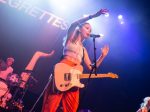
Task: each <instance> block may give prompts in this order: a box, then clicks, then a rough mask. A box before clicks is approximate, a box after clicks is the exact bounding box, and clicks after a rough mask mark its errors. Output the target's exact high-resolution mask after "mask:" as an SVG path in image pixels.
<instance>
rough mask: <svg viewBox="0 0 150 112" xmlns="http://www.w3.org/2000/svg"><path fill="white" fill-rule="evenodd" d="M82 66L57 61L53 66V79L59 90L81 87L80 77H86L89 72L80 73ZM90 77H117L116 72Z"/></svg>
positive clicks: (82, 85)
mask: <svg viewBox="0 0 150 112" xmlns="http://www.w3.org/2000/svg"><path fill="white" fill-rule="evenodd" d="M82 72H83V67H82V66H81V65H77V66H75V67H71V66H69V65H67V64H65V63H57V64H56V65H55V68H54V80H55V85H56V88H57V89H58V90H59V91H67V90H69V89H71V88H72V87H79V88H83V87H84V84H82V83H81V82H80V79H83V78H88V77H89V74H82ZM91 78H118V76H117V75H116V74H113V73H107V74H97V75H95V74H92V75H91Z"/></svg>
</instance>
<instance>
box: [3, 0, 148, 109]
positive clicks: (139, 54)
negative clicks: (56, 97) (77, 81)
mask: <svg viewBox="0 0 150 112" xmlns="http://www.w3.org/2000/svg"><path fill="white" fill-rule="evenodd" d="M82 2H83V4H85V5H79V6H80V7H78V8H76V9H74V10H70V12H68V13H63V12H62V13H61V14H59V13H55V12H54V11H53V10H52V9H51V4H50V5H48V2H47V1H40V0H39V4H40V5H39V4H38V7H40V8H43V9H45V10H47V11H49V12H52V13H54V15H57V16H60V17H61V18H63V19H64V21H66V22H67V23H68V25H69V24H70V23H71V22H72V21H74V20H75V19H78V18H80V17H82V15H83V14H84V13H94V12H96V11H97V10H98V9H100V8H103V7H106V8H108V9H109V10H110V14H112V16H110V18H111V19H110V20H109V22H108V23H106V24H105V23H104V26H99V27H100V28H103V27H104V29H103V30H104V31H105V32H107V34H106V36H107V38H106V39H104V40H102V41H100V42H99V41H97V42H96V46H97V48H98V49H100V48H101V47H102V46H103V45H104V44H106V43H107V44H109V46H110V52H109V54H108V56H107V57H106V59H105V60H104V62H103V63H102V65H101V66H100V68H99V69H98V73H107V72H113V73H115V74H117V75H118V76H119V79H107V78H104V79H92V80H90V83H89V85H88V88H87V89H86V94H85V95H84V99H82V102H80V108H86V109H87V108H88V109H90V110H91V111H92V112H135V111H136V110H137V109H138V108H139V107H140V103H141V102H142V100H143V98H144V97H146V96H149V95H150V87H149V82H150V74H149V72H150V59H149V57H150V21H149V18H150V8H149V1H148V0H143V1H136V0H126V1H123V0H116V1H113V0H111V1H107V0H106V1H104V0H101V1H96V0H92V1H91V0H89V1H82ZM87 2H91V3H93V4H89V5H87ZM41 3H42V4H41ZM77 4H80V3H77ZM95 4H96V5H95ZM94 5H95V6H94ZM49 7H50V8H49ZM70 8H71V7H70ZM67 14H68V16H67ZM118 14H123V15H124V17H125V24H124V26H121V25H120V24H118V23H117V22H116V21H117V19H116V20H115V17H116V16H117V15H118ZM103 19H104V17H102V20H100V22H101V23H103V22H104V20H103ZM105 25H106V26H108V27H106V28H105ZM93 29H94V28H93ZM65 33H66V30H62V29H60V28H57V27H54V26H52V25H50V24H47V23H46V22H45V21H44V20H41V21H40V20H38V19H37V18H34V17H31V16H29V15H28V14H26V13H25V12H24V11H19V10H18V9H16V8H12V7H10V6H8V5H7V4H3V3H0V58H1V59H3V60H5V59H6V58H7V57H8V56H13V57H14V58H15V63H14V65H13V68H14V73H17V74H20V73H21V72H22V71H23V70H24V68H25V66H26V65H27V64H28V62H29V60H30V59H31V57H32V55H33V54H34V53H35V52H36V51H43V52H50V51H51V50H53V49H54V50H55V51H56V53H55V55H54V56H53V57H50V58H43V59H40V60H39V61H38V63H37V64H36V67H35V69H34V72H33V74H32V75H33V76H34V77H35V78H36V79H37V80H38V83H36V84H34V85H33V86H32V87H30V88H29V90H28V92H27V94H26V96H25V98H24V104H25V108H26V109H30V108H31V107H32V105H33V104H34V102H35V101H36V99H37V98H38V96H39V95H40V93H41V92H42V90H43V89H44V87H45V85H46V83H47V82H48V78H49V75H50V74H51V73H52V70H53V66H54V64H55V63H57V62H58V61H59V59H60V58H61V55H62V42H63V37H64V36H65ZM84 44H85V47H86V48H87V49H88V52H89V55H90V58H91V59H93V48H92V40H91V39H89V40H87V41H85V42H84ZM99 51H100V50H97V55H98V56H99V55H100V52H99ZM84 72H85V73H89V71H87V68H86V67H85V70H84ZM85 81H86V80H83V82H85ZM84 90H85V89H82V90H81V97H83V96H82V93H83V91H84ZM29 102H30V104H29ZM41 105H42V98H41V100H40V101H39V103H38V104H37V106H36V108H35V111H36V112H38V111H39V112H40V108H41Z"/></svg>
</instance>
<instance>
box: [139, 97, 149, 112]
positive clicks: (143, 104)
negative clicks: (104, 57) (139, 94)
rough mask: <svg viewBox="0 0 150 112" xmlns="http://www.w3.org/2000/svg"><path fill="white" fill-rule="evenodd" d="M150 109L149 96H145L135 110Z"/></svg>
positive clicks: (145, 110) (142, 111) (146, 110)
mask: <svg viewBox="0 0 150 112" xmlns="http://www.w3.org/2000/svg"><path fill="white" fill-rule="evenodd" d="M149 110H150V97H145V98H144V100H143V103H142V104H141V107H140V109H139V110H138V111H137V112H148V111H149Z"/></svg>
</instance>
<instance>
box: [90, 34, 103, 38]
mask: <svg viewBox="0 0 150 112" xmlns="http://www.w3.org/2000/svg"><path fill="white" fill-rule="evenodd" d="M103 36H104V35H102V34H100V35H96V34H90V37H92V38H100V37H103Z"/></svg>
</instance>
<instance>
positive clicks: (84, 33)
mask: <svg viewBox="0 0 150 112" xmlns="http://www.w3.org/2000/svg"><path fill="white" fill-rule="evenodd" d="M80 31H81V35H82V38H83V39H86V38H88V37H89V36H90V34H91V25H90V24H89V23H86V24H84V25H83V26H82V27H81V29H80Z"/></svg>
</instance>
